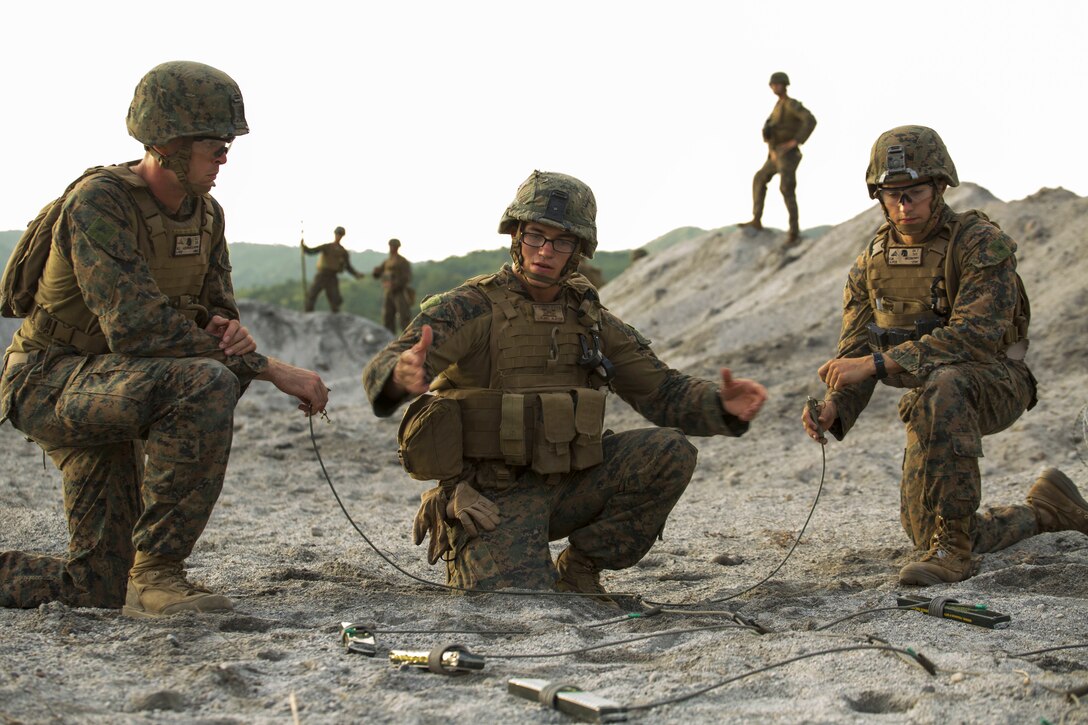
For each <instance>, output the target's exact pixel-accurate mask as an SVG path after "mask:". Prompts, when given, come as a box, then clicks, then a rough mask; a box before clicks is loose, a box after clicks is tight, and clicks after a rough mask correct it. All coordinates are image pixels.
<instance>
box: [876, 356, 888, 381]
mask: <svg viewBox="0 0 1088 725" xmlns="http://www.w3.org/2000/svg"><path fill="white" fill-rule="evenodd" d="M873 366H874V367H875V368H876V379H877V380H883V379H884V378H886V377H888V368H886V367H884V353H880V352H874V353H873Z"/></svg>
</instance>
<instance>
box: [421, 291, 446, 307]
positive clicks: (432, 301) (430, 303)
mask: <svg viewBox="0 0 1088 725" xmlns="http://www.w3.org/2000/svg"><path fill="white" fill-rule="evenodd" d="M447 295H449V292H443V293H442V294H437V295H427V296H426V297H424V298H423V301H422V302H420V303H419V311H420V312H426V311H427V310H429V309H430V308H432V307H434V306H436V305H439V304H441V303H442V300H444V299H445V298H446V296H447Z"/></svg>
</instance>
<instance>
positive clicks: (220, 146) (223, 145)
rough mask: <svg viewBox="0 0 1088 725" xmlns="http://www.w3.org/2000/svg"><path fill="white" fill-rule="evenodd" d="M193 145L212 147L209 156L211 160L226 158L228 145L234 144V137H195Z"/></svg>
mask: <svg viewBox="0 0 1088 725" xmlns="http://www.w3.org/2000/svg"><path fill="white" fill-rule="evenodd" d="M193 143H203V144H207V145H208V146H210V147H213V150H212V151H211V155H212V158H213V159H218V158H220V157H223V156H226V155H227V152H228V151H230V145H231V144H232V143H234V137H233V136H231V137H230V138H216V137H215V136H197V137H196V138H194V139H193Z"/></svg>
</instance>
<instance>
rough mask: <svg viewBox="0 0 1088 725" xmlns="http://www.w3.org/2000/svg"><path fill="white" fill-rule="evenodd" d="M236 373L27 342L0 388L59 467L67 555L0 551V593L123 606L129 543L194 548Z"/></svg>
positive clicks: (199, 363)
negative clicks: (50, 350)
mask: <svg viewBox="0 0 1088 725" xmlns="http://www.w3.org/2000/svg"><path fill="white" fill-rule="evenodd" d="M238 396H239V383H238V378H237V377H236V376H235V375H234V373H232V372H230V370H228V369H227V368H226V367H225V366H223V365H222V364H220V363H218V362H215V361H214V360H207V359H201V358H186V359H175V358H135V357H130V356H127V355H117V354H109V355H96V356H91V357H84V356H81V355H64V356H61V357H55V358H52V359H49V358H48V357H47V356H45V355H42V354H40V353H35V354H33V355H32V356H31V359H30V360H29V361H28V362H26V363H24V364H14V365H8V366H7V369H6V370H5V371H4V376H3V379H2V381H0V400H2V401H3V403H4V405H5V409H4V410H3V411H2V412H3V413H6V414H7V415H8V416H9V417H10V419H11V422H12V424H13V425H14V426H15V427H16V428H17V429H19V430H21V431H22V432H24V433H25V434H26V435H27V436H29V437H30V438H31V439H33V440H34V441H35V442H36V443H38V445H40V446H41V447H42V449H43V450H45V452H46V453H48V454H49V456H50V458H52V460H53V463H54V464H56V466H57V468H58V469H60V471H61V474H62V477H63V489H64V508H65V512H66V514H67V517H68V535H69V540H68V555H67V556H66V557H64V558H58V557H54V556H40V555H32V554H26V553H23V552H20V551H5V552H3V553H0V605H2V606H6V607H36V606H38V605H39V604H42V603H44V602H49V601H54V600H56V601H60V602H63V603H65V604H68V605H69V606H80V607H114V608H116V607H120V606H121V605H122V604H123V603H124V599H125V589H126V586H127V582H128V572H129V569H130V568H131V567H132V561H133V557H134V555H135V552H136V551H137V550H140V551H144V552H147V553H149V554H156V555H159V556H163V557H166V558H168V559H173V560H178V561H180V560H183V559H185V558H186V557H187V556H188V555H189V553H190V552H191V551H192V548H193V545H194V544H195V543H196V540H197V539H198V538H199V537H200V534H201V532H203V530H204V526H205V525H206V524H207V522H208V517H209V516H210V515H211V512H212V508H213V507H214V505H215V502H216V500H217V499H218V497H219V492H220V490H221V489H222V485H223V476H224V474H225V472H226V467H227V458H228V457H229V455H230V446H231V436H232V434H233V418H234V406H235V404H236V403H237V401H238Z"/></svg>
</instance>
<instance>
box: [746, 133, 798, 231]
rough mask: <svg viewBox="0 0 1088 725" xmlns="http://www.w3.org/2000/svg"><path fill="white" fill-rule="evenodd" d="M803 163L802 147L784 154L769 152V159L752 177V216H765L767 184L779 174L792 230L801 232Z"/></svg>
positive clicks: (779, 186)
mask: <svg viewBox="0 0 1088 725" xmlns="http://www.w3.org/2000/svg"><path fill="white" fill-rule="evenodd" d="M800 163H801V149H799V148H793V149H790V150H789V151H787V152H786V153H784V154H776V155H772V154H767V160H766V161H765V162H764V163H763V166H762V167H760V169H759V171H757V172H756V175H755V177H754V178H753V179H752V218H753V219H762V218H763V204H764V202H765V201H766V200H767V184H769V183H771V179H773V178H774V175H775V174H778V188H779V190H781V192H782V198H783V200H785V202H786V211H787V212H788V213H789V217H790V231H791V232H800V231H801V228H800V226H798V224H799V221H798V218H797V167H798V165H800Z"/></svg>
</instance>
